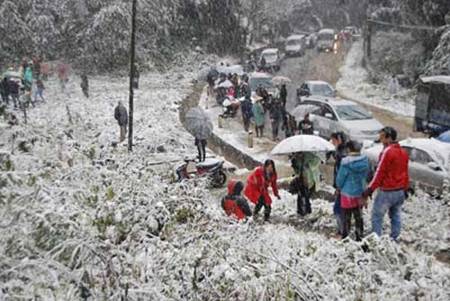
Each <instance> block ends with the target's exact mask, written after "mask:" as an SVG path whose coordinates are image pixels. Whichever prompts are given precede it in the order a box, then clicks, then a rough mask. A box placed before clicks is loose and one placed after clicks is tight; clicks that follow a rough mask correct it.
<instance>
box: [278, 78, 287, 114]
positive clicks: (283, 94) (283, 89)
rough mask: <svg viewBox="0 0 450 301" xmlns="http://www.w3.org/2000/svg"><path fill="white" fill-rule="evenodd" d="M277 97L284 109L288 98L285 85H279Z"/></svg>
mask: <svg viewBox="0 0 450 301" xmlns="http://www.w3.org/2000/svg"><path fill="white" fill-rule="evenodd" d="M279 96H280V101H281V104H282V106H283V108H284V109H286V102H287V96H288V93H287V89H286V84H282V85H281V88H280V95H279Z"/></svg>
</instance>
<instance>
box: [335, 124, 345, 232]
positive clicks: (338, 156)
mask: <svg viewBox="0 0 450 301" xmlns="http://www.w3.org/2000/svg"><path fill="white" fill-rule="evenodd" d="M345 142H346V141H345V134H344V133H343V132H335V133H332V134H331V143H332V144H333V145H334V147H335V148H336V150H335V152H334V154H333V156H334V168H333V187H334V189H336V190H335V193H334V206H333V213H334V216H335V218H336V225H337V232H338V234H339V235H341V236H342V227H343V221H342V210H341V194H340V191H339V189H338V188H337V185H336V178H337V174H338V171H339V167H340V166H341V162H342V159H344V158H345V157H346V156H347V148H346V147H345Z"/></svg>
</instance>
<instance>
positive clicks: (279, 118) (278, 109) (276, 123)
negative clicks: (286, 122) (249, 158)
mask: <svg viewBox="0 0 450 301" xmlns="http://www.w3.org/2000/svg"><path fill="white" fill-rule="evenodd" d="M270 121H271V122H272V140H273V141H276V140H278V131H279V128H280V125H281V124H282V122H283V107H282V106H281V103H280V102H279V101H277V100H274V101H273V103H272V106H271V108H270Z"/></svg>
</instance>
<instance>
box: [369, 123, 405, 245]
mask: <svg viewBox="0 0 450 301" xmlns="http://www.w3.org/2000/svg"><path fill="white" fill-rule="evenodd" d="M379 139H380V142H381V143H383V145H384V149H383V151H382V153H381V154H380V158H379V160H378V167H377V169H376V171H375V174H374V176H373V179H372V181H371V182H370V184H369V187H368V188H367V189H366V191H365V192H364V194H363V196H364V197H368V196H370V195H371V194H372V193H373V192H374V191H375V190H377V189H378V190H379V191H378V193H377V195H376V197H375V201H374V204H373V208H372V231H373V232H375V233H376V234H377V235H378V236H381V235H382V232H383V219H384V215H385V214H386V212H389V218H390V219H391V238H392V239H393V240H394V241H397V240H398V237H399V236H400V232H401V227H402V225H401V209H402V205H403V202H404V201H405V199H406V198H407V197H408V189H409V173H408V161H409V157H408V153H407V152H406V151H405V150H404V149H403V148H401V146H400V144H399V143H398V142H397V131H396V130H395V129H394V128H392V127H385V128H383V129H382V130H381V131H380V133H379Z"/></svg>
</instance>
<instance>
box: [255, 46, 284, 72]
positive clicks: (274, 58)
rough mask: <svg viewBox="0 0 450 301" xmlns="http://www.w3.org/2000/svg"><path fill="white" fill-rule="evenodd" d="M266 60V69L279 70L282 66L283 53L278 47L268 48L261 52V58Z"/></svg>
mask: <svg viewBox="0 0 450 301" xmlns="http://www.w3.org/2000/svg"><path fill="white" fill-rule="evenodd" d="M262 58H264V60H265V61H266V66H265V68H266V69H268V70H269V69H270V70H272V71H279V70H280V66H281V55H280V52H279V51H278V49H277V48H268V49H265V50H263V52H261V58H260V61H261V59H262Z"/></svg>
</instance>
